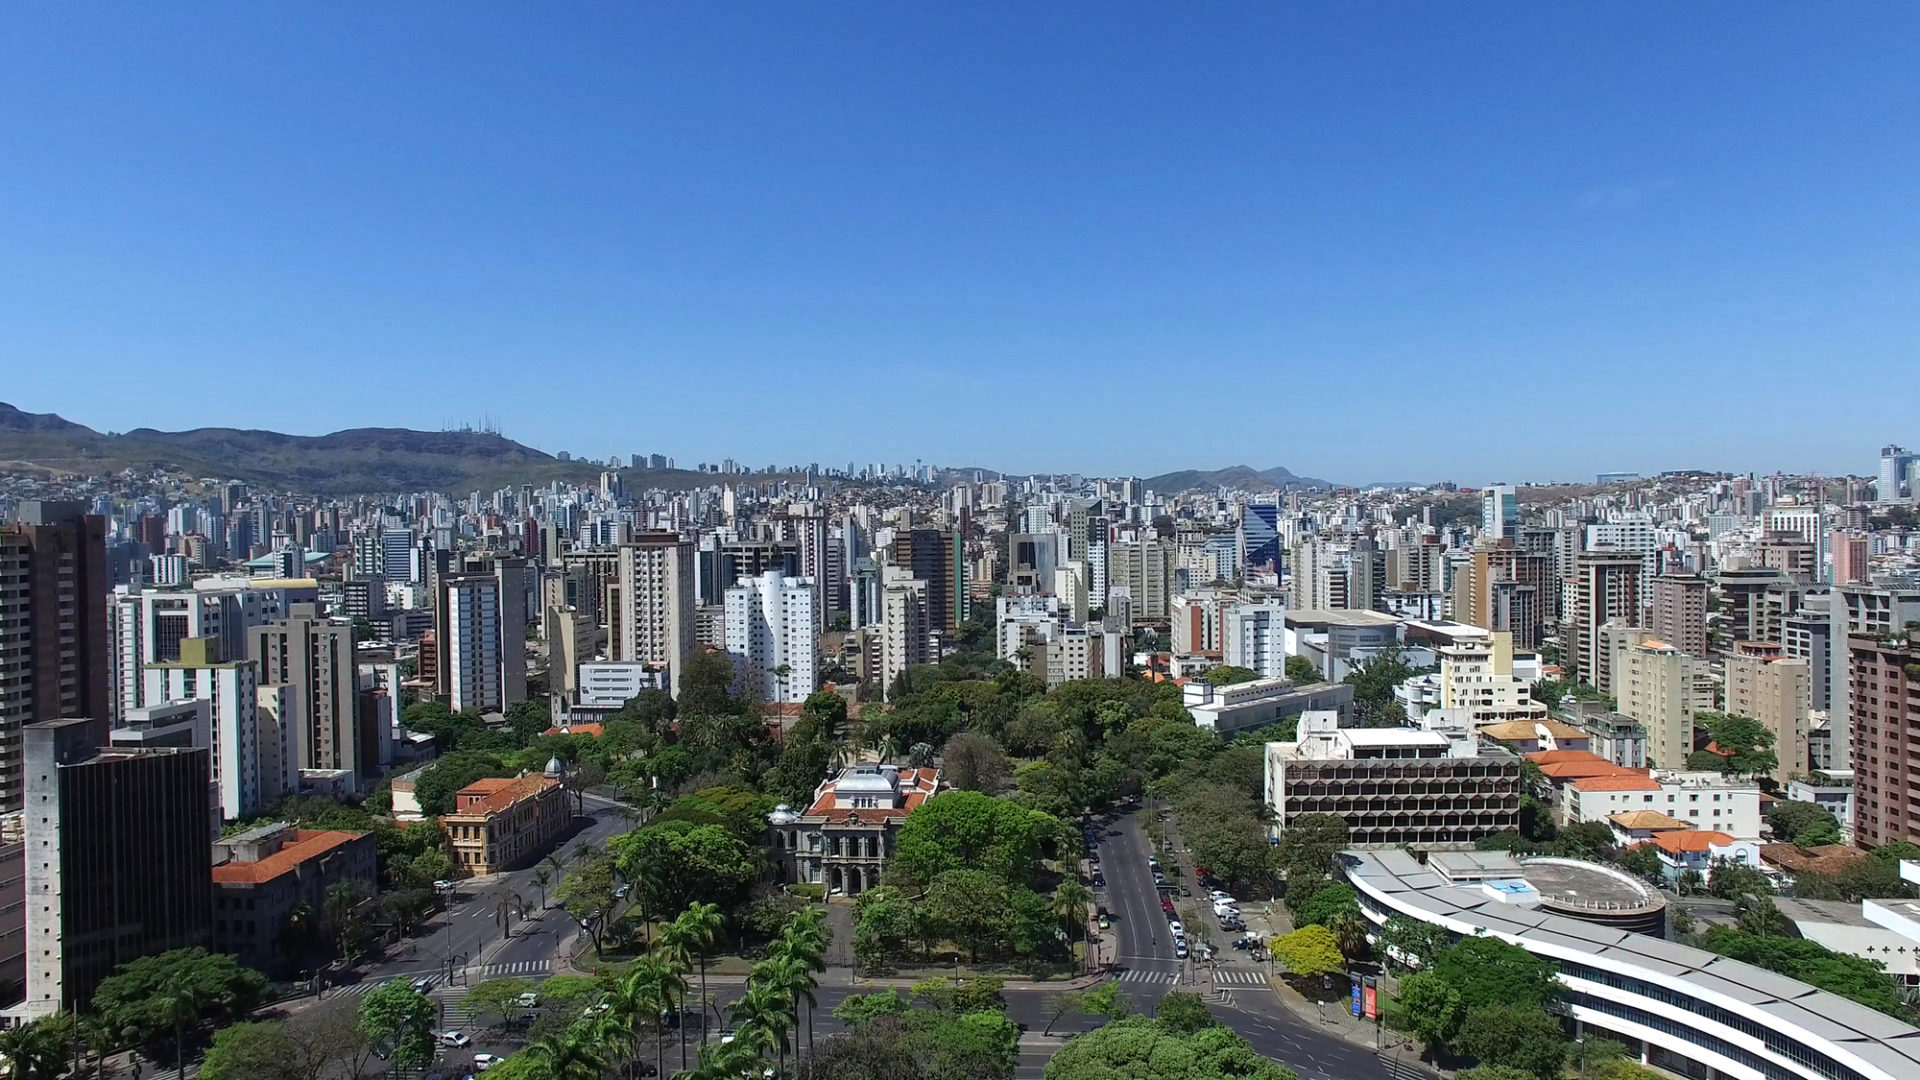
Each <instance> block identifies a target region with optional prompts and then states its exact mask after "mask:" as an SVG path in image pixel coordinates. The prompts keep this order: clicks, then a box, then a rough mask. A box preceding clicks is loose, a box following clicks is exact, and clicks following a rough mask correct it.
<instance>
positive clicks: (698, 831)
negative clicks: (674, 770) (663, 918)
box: [607, 796, 952, 912]
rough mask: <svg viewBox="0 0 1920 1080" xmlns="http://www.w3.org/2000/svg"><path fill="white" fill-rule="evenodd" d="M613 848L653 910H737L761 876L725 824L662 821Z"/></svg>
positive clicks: (754, 857) (748, 850) (753, 856)
mask: <svg viewBox="0 0 1920 1080" xmlns="http://www.w3.org/2000/svg"><path fill="white" fill-rule="evenodd" d="M947 797H948V798H951V797H952V796H947ZM939 801H941V800H939V799H935V800H933V802H939ZM607 850H608V851H609V852H610V853H612V854H613V856H614V858H615V859H616V860H617V864H618V866H619V869H620V874H621V876H622V877H624V878H625V879H626V880H628V881H631V882H633V884H634V891H635V893H636V894H637V895H638V899H639V901H640V903H641V905H642V906H643V907H644V908H645V909H646V910H647V911H652V912H665V911H679V910H681V909H683V908H685V907H687V906H688V905H689V904H692V903H695V902H700V903H710V904H718V905H720V906H721V907H722V908H728V907H733V906H734V905H736V904H738V903H740V902H741V901H742V900H743V899H744V898H745V897H746V895H747V893H748V891H749V890H751V889H752V887H753V883H754V882H755V881H757V880H758V879H759V877H760V858H759V855H758V853H757V852H756V851H755V849H754V848H752V847H749V846H748V845H747V844H746V843H745V842H743V841H742V840H741V839H740V838H739V837H738V836H736V835H734V834H733V832H732V831H730V830H729V828H728V827H727V826H725V825H720V824H708V825H695V824H693V823H692V822H690V821H684V820H682V821H666V822H661V823H658V824H653V825H649V826H647V827H646V828H644V829H636V830H634V831H633V832H630V833H628V834H626V835H625V836H618V837H615V838H614V839H613V840H612V841H610V842H609V843H608V844H607Z"/></svg>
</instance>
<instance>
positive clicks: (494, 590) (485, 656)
mask: <svg viewBox="0 0 1920 1080" xmlns="http://www.w3.org/2000/svg"><path fill="white" fill-rule="evenodd" d="M435 611H436V617H435V619H434V628H433V632H434V648H435V651H436V653H437V663H436V664H435V665H434V670H435V673H436V675H437V677H438V679H439V686H438V687H437V691H436V692H437V693H438V694H439V695H440V696H441V697H442V698H444V699H445V700H446V702H447V705H448V706H449V707H450V708H452V709H453V711H455V712H467V711H469V710H473V711H479V712H495V711H498V710H500V709H503V708H505V707H506V706H505V703H504V691H503V690H502V678H501V676H502V674H503V664H504V662H505V661H504V657H503V656H502V654H501V651H500V583H499V581H498V580H496V579H495V578H494V577H493V575H491V574H450V575H448V576H446V577H444V578H442V579H441V580H440V582H439V603H438V605H437V607H436V609H435Z"/></svg>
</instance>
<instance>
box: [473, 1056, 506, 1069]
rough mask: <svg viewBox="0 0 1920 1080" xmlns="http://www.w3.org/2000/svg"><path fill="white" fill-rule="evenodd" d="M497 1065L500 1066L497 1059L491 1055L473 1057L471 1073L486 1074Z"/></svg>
mask: <svg viewBox="0 0 1920 1080" xmlns="http://www.w3.org/2000/svg"><path fill="white" fill-rule="evenodd" d="M498 1064H500V1059H499V1058H497V1057H494V1056H493V1055H492V1054H475V1055H473V1071H474V1072H486V1071H487V1070H488V1069H491V1068H493V1067H494V1066H495V1065H498Z"/></svg>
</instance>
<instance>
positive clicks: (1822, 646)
mask: <svg viewBox="0 0 1920 1080" xmlns="http://www.w3.org/2000/svg"><path fill="white" fill-rule="evenodd" d="M1830 599H1831V598H1830V597H1827V596H1821V595H1812V596H1808V597H1807V604H1806V605H1804V606H1802V607H1801V609H1800V610H1799V611H1797V612H1795V613H1793V614H1792V615H1790V616H1788V617H1787V621H1786V622H1785V623H1784V624H1783V625H1782V627H1781V633H1780V644H1781V646H1782V648H1783V651H1784V652H1785V653H1786V655H1788V656H1791V657H1793V658H1794V659H1796V660H1801V661H1804V662H1805V663H1806V665H1807V706H1808V708H1810V709H1812V710H1813V711H1815V712H1826V711H1827V710H1829V709H1831V708H1832V707H1833V691H1832V687H1833V681H1832V677H1833V615H1832V613H1831V612H1830V611H1829V610H1828V608H1827V604H1828V602H1829V600H1830Z"/></svg>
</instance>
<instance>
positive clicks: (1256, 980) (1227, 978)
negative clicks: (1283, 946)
mask: <svg viewBox="0 0 1920 1080" xmlns="http://www.w3.org/2000/svg"><path fill="white" fill-rule="evenodd" d="M1115 978H1116V979H1118V980H1119V981H1120V982H1123V983H1176V982H1179V981H1180V973H1179V972H1177V971H1147V970H1143V969H1140V968H1128V969H1127V970H1125V971H1122V972H1121V973H1120V974H1119V975H1117V976H1115ZM1202 981H1205V980H1204V979H1203V980H1202ZM1212 982H1213V984H1214V985H1215V986H1265V985H1267V976H1266V973H1265V972H1263V971H1260V970H1259V969H1257V968H1234V967H1221V968H1215V969H1214V970H1213V973H1212Z"/></svg>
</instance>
